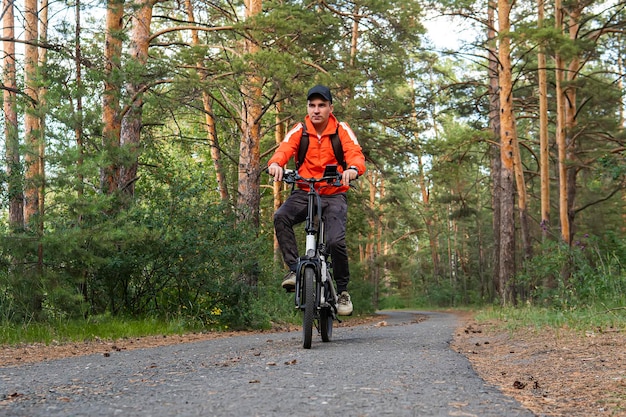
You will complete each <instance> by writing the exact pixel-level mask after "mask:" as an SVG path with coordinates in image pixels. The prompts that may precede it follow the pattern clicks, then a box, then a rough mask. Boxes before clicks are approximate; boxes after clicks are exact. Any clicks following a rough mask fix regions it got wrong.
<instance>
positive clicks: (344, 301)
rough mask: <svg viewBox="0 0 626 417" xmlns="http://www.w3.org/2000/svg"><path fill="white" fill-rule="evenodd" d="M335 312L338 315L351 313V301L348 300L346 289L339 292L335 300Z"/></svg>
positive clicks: (348, 295) (349, 314)
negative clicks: (337, 298)
mask: <svg viewBox="0 0 626 417" xmlns="http://www.w3.org/2000/svg"><path fill="white" fill-rule="evenodd" d="M337 314H338V315H340V316H351V315H352V301H350V294H348V291H342V292H341V294H339V300H337Z"/></svg>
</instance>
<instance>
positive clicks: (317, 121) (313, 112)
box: [307, 97, 333, 128]
mask: <svg viewBox="0 0 626 417" xmlns="http://www.w3.org/2000/svg"><path fill="white" fill-rule="evenodd" d="M307 106H308V107H307V113H308V115H309V118H310V119H311V122H313V126H315V127H321V128H324V127H326V124H327V123H328V117H329V116H330V114H331V113H332V111H333V105H332V104H331V103H330V102H329V101H326V100H323V99H322V98H321V97H313V98H312V99H311V100H309V101H308V102H307Z"/></svg>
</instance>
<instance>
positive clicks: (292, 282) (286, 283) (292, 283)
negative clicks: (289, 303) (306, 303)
mask: <svg viewBox="0 0 626 417" xmlns="http://www.w3.org/2000/svg"><path fill="white" fill-rule="evenodd" d="M282 285H283V288H284V289H285V290H287V292H294V291H295V290H296V273H295V272H293V271H289V272H287V275H285V278H283V284H282Z"/></svg>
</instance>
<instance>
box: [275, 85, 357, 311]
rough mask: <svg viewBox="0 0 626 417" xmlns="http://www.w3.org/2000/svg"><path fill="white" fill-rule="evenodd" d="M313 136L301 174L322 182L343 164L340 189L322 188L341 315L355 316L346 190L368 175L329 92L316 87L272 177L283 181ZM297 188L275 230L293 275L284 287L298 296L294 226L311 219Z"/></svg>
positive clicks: (280, 212) (283, 144)
mask: <svg viewBox="0 0 626 417" xmlns="http://www.w3.org/2000/svg"><path fill="white" fill-rule="evenodd" d="M304 131H306V132H307V135H308V137H309V141H308V142H309V143H308V149H307V150H306V154H305V156H304V158H303V160H302V161H298V173H299V174H300V175H301V176H303V177H307V178H321V177H322V176H323V173H324V170H325V168H326V166H327V165H338V166H339V167H338V169H339V172H341V173H342V180H341V186H340V187H324V188H320V190H319V191H320V194H321V199H322V208H323V211H324V219H325V222H326V244H327V247H328V248H329V250H330V256H331V259H332V264H333V273H334V278H335V281H336V282H337V292H338V294H339V300H338V305H337V314H339V315H342V316H349V315H350V314H352V301H351V300H350V294H349V293H348V282H349V281H350V268H349V266H348V249H347V247H346V222H347V215H348V201H347V198H346V191H348V189H349V188H350V187H349V185H350V180H354V179H356V178H358V177H359V175H363V173H364V172H365V157H364V156H363V151H362V149H361V146H360V145H359V142H358V140H357V138H356V135H355V134H354V132H353V131H352V129H351V128H350V126H348V124H346V123H345V122H339V121H338V120H337V118H335V116H334V115H333V97H332V95H331V92H330V90H329V88H328V87H326V86H323V85H316V86H315V87H313V88H311V89H310V90H309V92H308V94H307V116H306V118H305V122H304V123H298V124H297V125H296V126H294V127H293V128H292V129H291V130H290V131H289V132H287V134H286V135H285V139H284V140H283V141H282V142H281V144H280V145H279V147H278V149H277V150H276V152H275V153H274V155H273V156H272V158H271V159H270V160H269V161H268V172H269V174H270V175H271V176H273V177H274V180H275V181H282V179H283V167H284V166H285V165H286V164H287V162H288V161H289V159H290V158H292V157H296V156H297V155H298V150H299V148H300V142H301V139H302V137H303V132H304ZM334 135H337V136H338V137H339V140H340V142H341V148H342V150H343V156H344V158H343V159H344V166H341V165H342V164H341V163H340V162H341V161H338V160H337V156H336V154H335V150H334V148H333V144H332V137H333V136H334ZM299 187H300V188H299V189H295V190H294V191H293V192H292V193H291V195H290V196H289V197H288V198H287V200H286V201H285V202H284V203H283V205H282V206H280V208H279V209H278V210H276V213H274V230H275V232H276V238H277V239H278V245H279V246H280V250H281V252H282V255H283V260H284V261H285V264H287V266H288V267H289V272H288V273H287V275H285V278H284V280H283V283H282V286H283V288H285V289H286V290H287V291H293V290H294V289H295V285H296V273H295V272H296V268H297V266H298V248H297V243H296V236H295V233H294V231H293V227H294V225H296V224H298V223H302V222H303V221H304V220H305V219H306V215H307V190H306V189H302V187H306V186H299Z"/></svg>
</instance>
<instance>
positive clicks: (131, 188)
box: [118, 0, 154, 198]
mask: <svg viewBox="0 0 626 417" xmlns="http://www.w3.org/2000/svg"><path fill="white" fill-rule="evenodd" d="M153 4H154V3H153V0H134V1H133V10H134V11H135V13H134V14H133V15H132V17H131V24H132V30H131V40H130V50H129V54H130V56H131V57H132V59H133V60H134V62H136V63H138V64H140V65H141V67H142V68H143V67H145V65H146V63H147V62H148V49H149V47H150V34H151V32H150V25H151V22H152V6H153ZM139 79H140V80H141V79H143V77H139ZM145 88H146V82H145V81H139V82H136V83H127V84H126V92H127V94H128V96H129V97H130V99H131V103H130V108H129V109H128V111H127V112H126V113H125V114H124V117H123V119H122V124H121V130H120V146H122V147H124V151H125V152H128V154H129V155H130V159H129V160H128V162H126V163H124V164H122V166H121V167H120V183H119V184H118V186H119V188H120V190H121V191H123V192H124V193H125V194H126V195H127V196H129V197H131V198H132V197H133V196H134V195H135V182H136V181H137V169H138V167H139V152H140V144H141V128H142V127H143V121H142V118H143V117H142V113H143V92H144V90H145Z"/></svg>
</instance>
